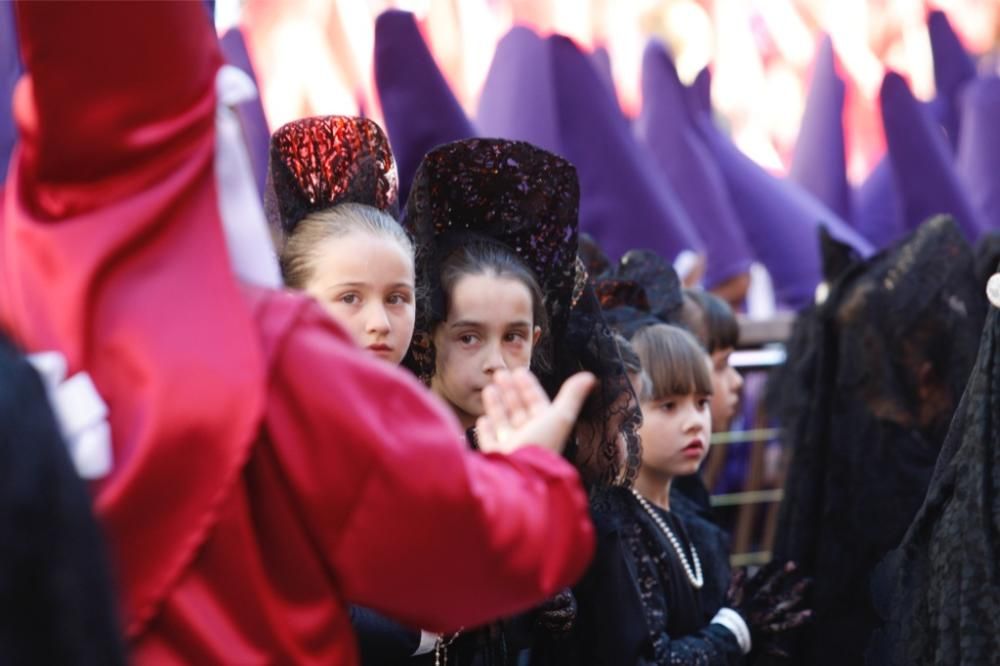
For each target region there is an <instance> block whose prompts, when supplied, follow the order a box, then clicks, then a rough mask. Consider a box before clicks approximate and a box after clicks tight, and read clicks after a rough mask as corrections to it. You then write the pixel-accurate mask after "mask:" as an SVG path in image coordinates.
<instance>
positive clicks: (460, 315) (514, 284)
mask: <svg viewBox="0 0 1000 666" xmlns="http://www.w3.org/2000/svg"><path fill="white" fill-rule="evenodd" d="M452 291H453V293H452V294H451V299H450V304H451V307H450V311H449V313H448V320H449V321H457V320H459V319H470V318H471V319H474V320H475V321H481V322H484V323H486V322H497V321H506V320H518V321H521V320H526V321H527V322H528V323H531V322H532V319H533V317H532V313H533V307H532V305H533V303H532V299H531V291H530V290H529V289H528V287H527V286H526V285H525V284H524V283H523V282H521V281H520V280H518V279H517V278H512V277H506V276H497V275H465V276H463V277H462V278H460V279H459V280H458V281H457V282H456V283H455V287H454V289H453V290H452Z"/></svg>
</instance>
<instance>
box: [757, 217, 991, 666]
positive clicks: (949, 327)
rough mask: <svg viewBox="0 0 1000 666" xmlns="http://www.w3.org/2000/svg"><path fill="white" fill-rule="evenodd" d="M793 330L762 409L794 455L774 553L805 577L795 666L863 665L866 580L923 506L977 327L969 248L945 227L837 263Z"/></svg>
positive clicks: (929, 227)
mask: <svg viewBox="0 0 1000 666" xmlns="http://www.w3.org/2000/svg"><path fill="white" fill-rule="evenodd" d="M840 259H841V260H842V261H839V262H838V263H837V268H836V270H832V271H830V275H828V279H829V283H828V286H829V292H828V295H827V296H826V299H825V300H824V301H823V302H822V303H820V304H817V305H815V306H813V307H812V308H810V309H809V310H807V311H806V312H804V313H803V314H802V315H801V316H800V318H799V321H798V322H797V325H796V328H795V331H794V332H793V336H792V339H791V340H790V342H789V345H788V361H787V364H786V368H785V369H784V370H783V371H782V372H780V373H778V374H776V375H775V376H774V378H772V385H771V389H770V396H769V398H770V399H769V404H770V405H771V407H772V409H776V412H777V413H776V415H777V416H778V418H779V420H780V421H781V423H782V426H783V428H784V435H783V436H784V439H785V442H786V444H787V445H788V446H789V447H790V448H791V450H792V460H791V463H790V466H789V469H788V472H787V481H786V487H785V498H784V501H783V502H782V506H781V511H780V518H779V527H778V530H777V535H776V542H775V549H774V550H775V553H774V555H775V558H776V559H793V560H796V561H797V562H799V563H800V565H801V566H802V567H803V569H804V570H805V571H806V572H807V573H808V574H809V575H812V576H814V578H815V584H814V588H813V594H812V599H811V603H812V606H813V608H814V610H815V613H816V615H815V619H814V622H813V623H812V624H811V626H810V627H808V628H807V629H806V631H805V634H804V636H803V640H802V642H801V644H800V645H799V646H798V652H797V653H796V654H795V656H796V657H797V658H798V659H799V660H800V661H801V663H810V664H834V663H836V664H842V663H862V660H863V653H864V650H865V647H866V645H867V643H868V639H869V637H870V635H871V633H872V631H873V629H874V627H875V626H876V625H877V624H878V620H877V616H876V615H875V612H874V608H873V606H872V604H871V598H870V593H869V580H870V577H871V573H872V570H873V569H874V567H875V565H876V564H877V562H878V561H879V560H880V559H881V558H882V557H883V556H884V555H885V553H886V552H888V551H889V550H890V549H891V548H893V547H894V546H895V545H896V544H897V543H898V542H899V539H900V538H901V537H902V535H903V533H904V531H905V530H906V528H907V526H908V525H909V523H910V521H911V520H912V518H913V516H914V514H915V512H916V510H917V508H918V507H919V505H920V502H921V501H922V499H923V497H924V492H925V490H926V488H927V483H928V481H929V478H930V474H931V471H932V470H933V467H934V463H935V460H936V459H937V454H938V451H939V449H940V446H941V442H942V440H943V432H944V428H946V427H947V423H948V421H949V420H950V417H951V414H952V412H953V410H954V407H955V404H956V402H957V398H958V396H959V395H961V391H962V387H963V386H964V384H965V381H966V379H967V378H968V374H969V372H970V370H971V367H972V364H973V361H974V355H975V349H976V336H977V335H978V333H977V332H978V330H980V328H981V322H982V320H983V306H982V300H983V299H982V298H981V293H982V292H981V288H980V287H978V284H977V280H976V277H975V275H974V272H973V262H972V254H971V249H970V248H969V246H968V244H967V243H966V242H965V240H964V239H963V238H962V235H961V233H960V232H959V230H958V228H957V227H956V225H955V224H954V222H953V221H952V220H950V219H948V218H935V219H933V220H930V221H928V222H926V223H925V224H924V225H922V226H921V227H920V228H919V229H918V230H917V231H916V232H914V233H913V234H912V235H911V236H909V237H908V238H906V239H904V240H903V241H901V242H900V243H898V244H897V245H896V246H894V247H893V248H892V249H890V250H888V251H886V252H883V253H881V254H879V255H876V256H874V257H872V258H870V259H868V260H865V261H860V260H859V261H854V262H853V263H852V262H851V261H850V260H849V259H847V258H845V257H844V256H841V257H840Z"/></svg>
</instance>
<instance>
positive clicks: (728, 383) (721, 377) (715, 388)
mask: <svg viewBox="0 0 1000 666" xmlns="http://www.w3.org/2000/svg"><path fill="white" fill-rule="evenodd" d="M732 353H733V349H732V347H728V348H726V349H716V350H715V351H714V352H712V430H713V431H714V432H724V431H726V430H729V426H730V424H731V423H732V422H733V417H734V416H735V415H736V408H737V407H738V406H739V404H740V389H741V388H743V375H741V374H740V373H739V372H737V371H736V369H735V368H734V367H733V366H731V365H729V356H730V355H731V354H732Z"/></svg>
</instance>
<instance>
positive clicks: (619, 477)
mask: <svg viewBox="0 0 1000 666" xmlns="http://www.w3.org/2000/svg"><path fill="white" fill-rule="evenodd" d="M577 268H578V270H579V271H580V272H581V273H582V274H583V275H584V276H586V273H585V270H584V268H583V264H582V262H580V263H578V264H577ZM581 370H586V371H588V372H591V373H593V374H594V375H595V376H596V377H597V386H596V387H594V390H593V391H592V392H591V394H590V395H589V396H588V398H587V401H586V402H585V403H584V405H583V409H582V410H581V412H580V418H579V420H578V425H577V428H576V433H575V434H576V437H575V445H574V446H572V447H570V449H569V451H568V452H567V457H568V458H570V460H571V461H572V462H573V463H574V464H575V465H576V466H577V468H578V469H580V471H581V473H582V474H583V476H584V479H585V481H586V482H587V484H588V486H590V487H591V490H592V491H593V492H598V491H599V490H600V489H602V488H609V487H616V486H625V487H630V486H631V485H632V482H633V481H634V480H635V476H636V474H637V473H638V471H639V464H640V462H641V460H642V450H641V447H640V443H639V427H640V426H641V425H642V411H641V410H640V408H639V400H638V398H637V397H636V395H635V392H634V390H633V388H632V384H631V382H630V381H629V377H628V374H627V373H626V372H625V365H624V364H623V363H622V360H621V354H620V353H619V352H618V344H617V343H616V342H615V339H614V333H613V331H612V329H611V327H610V326H609V325H608V324H607V322H606V321H605V320H604V316H603V314H602V313H601V306H600V303H599V302H598V300H597V296H596V294H595V293H594V289H593V286H592V285H590V284H589V283H587V282H584V283H582V284H581V286H580V291H579V294H578V295H577V296H576V297H575V298H574V303H573V306H572V308H571V310H570V314H569V322H568V324H567V327H566V332H565V335H564V336H563V337H562V338H561V339H560V340H559V342H558V344H557V345H556V348H555V363H554V374H555V380H556V381H557V382H560V383H561V382H562V381H564V380H565V379H566V378H568V377H569V376H570V375H572V374H573V373H575V372H579V371H581Z"/></svg>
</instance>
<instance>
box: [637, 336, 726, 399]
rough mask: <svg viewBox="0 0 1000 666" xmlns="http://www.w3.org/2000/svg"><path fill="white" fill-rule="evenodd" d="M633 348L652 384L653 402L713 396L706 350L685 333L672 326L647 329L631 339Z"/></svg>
mask: <svg viewBox="0 0 1000 666" xmlns="http://www.w3.org/2000/svg"><path fill="white" fill-rule="evenodd" d="M632 346H633V347H634V348H635V352H636V354H638V355H639V360H640V361H641V362H642V367H643V369H644V370H645V371H646V373H647V374H648V375H649V378H650V380H651V381H652V384H653V390H652V399H653V400H661V399H663V398H666V397H667V396H671V395H691V394H699V395H711V394H712V376H711V374H710V373H709V370H708V360H707V357H706V355H705V350H704V349H702V347H701V345H700V344H698V341H697V340H696V339H695V338H694V336H693V335H691V334H690V333H688V332H687V331H685V330H684V329H682V328H678V327H676V326H670V325H669V324H655V325H653V326H646V327H645V328H641V329H639V331H638V332H636V334H635V335H634V336H633V337H632Z"/></svg>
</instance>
